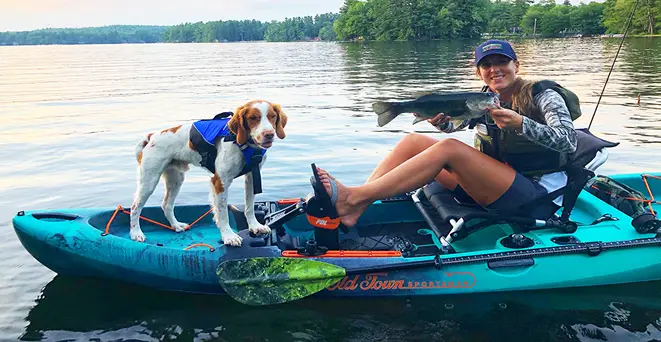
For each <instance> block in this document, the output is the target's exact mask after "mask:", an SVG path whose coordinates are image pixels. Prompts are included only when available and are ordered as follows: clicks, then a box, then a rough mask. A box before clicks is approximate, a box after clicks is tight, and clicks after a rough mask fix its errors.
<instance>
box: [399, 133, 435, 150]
mask: <svg viewBox="0 0 661 342" xmlns="http://www.w3.org/2000/svg"><path fill="white" fill-rule="evenodd" d="M437 141H438V140H437V139H434V138H431V137H428V136H426V135H423V134H419V133H411V134H407V135H406V136H404V137H403V138H402V139H401V140H400V141H399V143H398V145H399V146H400V147H403V148H406V149H410V150H415V151H417V152H420V151H423V150H425V149H427V148H428V147H430V146H432V145H434V143H436V142H437Z"/></svg>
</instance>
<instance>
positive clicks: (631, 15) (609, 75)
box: [588, 0, 639, 130]
mask: <svg viewBox="0 0 661 342" xmlns="http://www.w3.org/2000/svg"><path fill="white" fill-rule="evenodd" d="M638 1H639V0H636V3H635V4H634V5H633V9H632V10H631V14H630V15H629V22H628V23H627V26H626V27H625V29H624V35H623V36H622V40H620V47H618V48H617V53H615V58H613V64H612V65H611V70H610V71H609V72H608V76H606V82H605V83H604V87H603V89H601V94H600V95H599V99H598V100H597V106H595V107H594V113H592V118H591V119H590V124H589V125H588V130H589V129H590V127H591V126H592V120H594V116H595V115H596V114H597V108H599V103H600V102H601V97H602V96H603V95H604V90H606V85H607V84H608V79H610V77H611V73H612V72H613V68H614V67H615V61H617V56H618V55H619V54H620V49H622V44H624V38H626V37H627V32H628V31H629V27H630V26H631V20H632V19H633V15H634V13H636V8H638Z"/></svg>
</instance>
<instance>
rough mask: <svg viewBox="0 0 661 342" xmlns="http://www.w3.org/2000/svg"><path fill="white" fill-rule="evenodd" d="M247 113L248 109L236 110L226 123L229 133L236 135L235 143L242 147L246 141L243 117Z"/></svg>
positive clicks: (246, 134)
mask: <svg viewBox="0 0 661 342" xmlns="http://www.w3.org/2000/svg"><path fill="white" fill-rule="evenodd" d="M247 113H248V107H246V106H241V107H239V108H237V109H236V112H235V113H234V115H232V118H231V119H230V121H229V122H228V123H227V126H228V127H229V129H230V131H231V132H232V133H234V134H236V142H237V143H238V144H239V145H243V144H245V143H246V141H248V132H246V126H245V116H246V114H247Z"/></svg>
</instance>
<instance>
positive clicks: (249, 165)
mask: <svg viewBox="0 0 661 342" xmlns="http://www.w3.org/2000/svg"><path fill="white" fill-rule="evenodd" d="M231 116H232V112H223V113H220V114H218V115H216V116H215V117H214V118H213V119H207V120H199V121H196V122H194V123H193V126H192V127H191V130H190V141H191V143H192V144H193V147H194V148H195V150H196V151H197V152H198V153H199V154H200V156H201V157H202V162H201V164H202V166H203V167H204V168H206V169H207V170H209V172H211V173H213V174H215V173H216V165H215V162H216V156H217V155H218V151H217V150H216V145H215V142H216V139H221V138H224V139H225V140H224V141H234V143H235V144H236V145H237V146H238V147H239V148H240V149H241V152H242V153H243V160H244V165H243V169H242V170H241V172H239V174H238V175H237V176H236V177H240V176H243V175H245V174H246V173H248V172H252V176H253V187H254V193H255V194H259V193H261V192H262V186H261V183H262V180H261V175H260V172H259V163H261V162H262V159H263V157H264V154H265V153H266V150H265V149H263V148H255V147H253V146H252V145H249V144H248V143H246V144H243V145H239V144H238V143H237V142H236V135H235V134H234V133H232V132H231V131H230V129H229V127H228V125H227V123H228V122H229V121H230V119H231Z"/></svg>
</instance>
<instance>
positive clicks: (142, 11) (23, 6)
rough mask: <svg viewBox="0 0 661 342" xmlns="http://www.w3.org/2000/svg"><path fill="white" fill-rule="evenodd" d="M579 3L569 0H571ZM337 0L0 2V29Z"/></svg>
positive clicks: (264, 11) (141, 20)
mask: <svg viewBox="0 0 661 342" xmlns="http://www.w3.org/2000/svg"><path fill="white" fill-rule="evenodd" d="M583 1H584V2H589V1H590V0H583ZM597 1H598V2H603V0H597ZM557 2H558V3H560V2H561V1H560V0H557ZM580 2H581V0H572V3H574V4H578V3H580ZM342 3H344V0H176V1H175V0H0V31H21V30H32V29H39V28H47V27H58V28H59V27H85V26H102V25H113V24H145V25H174V24H179V23H183V22H187V21H188V22H197V21H210V20H230V19H237V20H242V19H256V20H261V21H270V20H282V19H284V18H286V17H297V16H305V15H314V14H318V13H327V12H337V11H339V9H340V6H342Z"/></svg>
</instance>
